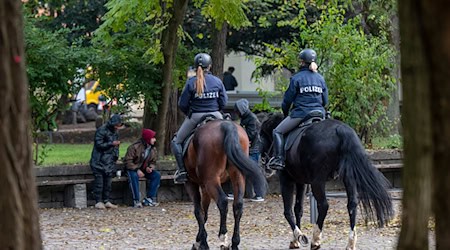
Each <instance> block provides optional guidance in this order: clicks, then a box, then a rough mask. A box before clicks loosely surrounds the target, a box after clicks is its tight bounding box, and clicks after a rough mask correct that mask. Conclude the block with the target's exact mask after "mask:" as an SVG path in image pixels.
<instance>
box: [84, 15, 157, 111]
mask: <svg viewBox="0 0 450 250" xmlns="http://www.w3.org/2000/svg"><path fill="white" fill-rule="evenodd" d="M127 26H128V28H127V32H116V33H113V34H109V35H108V36H109V37H110V38H111V40H109V41H102V40H100V39H96V40H95V42H94V47H95V48H96V52H97V53H95V55H94V56H93V57H92V65H93V66H94V68H95V69H96V71H97V72H98V77H99V78H100V82H101V86H102V88H103V90H104V91H105V92H106V93H107V95H108V96H109V97H110V98H111V99H112V98H116V99H117V101H118V104H119V105H118V106H116V107H115V109H116V110H114V113H123V112H127V111H128V110H129V108H130V105H131V104H133V103H139V102H141V101H142V100H146V102H147V103H146V104H147V108H149V109H152V110H153V111H154V112H155V113H156V111H157V107H158V105H159V103H160V100H161V96H160V89H161V67H160V65H156V64H154V63H151V61H152V59H151V56H150V55H149V54H146V50H147V48H148V46H149V44H151V42H152V38H153V36H154V32H153V30H152V27H151V26H149V25H144V24H137V23H134V22H130V23H128V24H127Z"/></svg>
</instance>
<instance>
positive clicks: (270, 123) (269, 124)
mask: <svg viewBox="0 0 450 250" xmlns="http://www.w3.org/2000/svg"><path fill="white" fill-rule="evenodd" d="M283 119H284V115H283V114H282V113H280V112H276V113H268V114H267V115H266V117H265V118H263V119H262V124H261V132H260V134H263V133H264V134H266V135H267V136H268V137H269V138H272V131H273V130H274V129H275V128H276V127H277V126H278V124H280V122H281V121H282V120H283Z"/></svg>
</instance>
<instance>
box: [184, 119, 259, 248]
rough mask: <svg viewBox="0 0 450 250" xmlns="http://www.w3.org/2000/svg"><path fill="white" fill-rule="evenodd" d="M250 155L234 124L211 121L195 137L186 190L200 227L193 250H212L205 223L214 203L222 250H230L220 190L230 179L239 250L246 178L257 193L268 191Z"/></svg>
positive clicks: (244, 137)
mask: <svg viewBox="0 0 450 250" xmlns="http://www.w3.org/2000/svg"><path fill="white" fill-rule="evenodd" d="M248 151H249V140H248V137H247V134H246V132H245V130H244V129H243V128H242V127H241V126H239V125H237V124H236V123H234V122H232V121H226V120H214V121H210V122H208V123H206V124H204V125H202V126H201V127H199V128H198V129H197V131H196V132H195V133H194V136H193V139H192V140H191V142H190V143H189V146H188V150H187V154H186V155H185V157H184V163H185V166H186V170H187V172H188V176H189V180H188V182H186V184H185V187H186V190H187V192H188V193H189V196H190V197H191V199H192V201H193V202H194V214H195V218H196V219H197V222H198V226H199V230H198V233H197V237H196V242H195V243H194V245H193V246H192V249H209V246H208V243H207V233H206V229H205V223H206V221H207V219H208V208H209V205H210V202H211V200H214V201H215V202H216V204H217V207H218V209H219V211H220V228H219V240H220V241H221V246H220V248H221V249H229V246H230V244H229V242H228V238H227V225H226V220H227V213H228V199H227V195H226V194H225V192H224V191H223V189H222V186H221V184H222V183H224V182H225V181H226V180H227V179H228V177H229V178H230V179H231V183H232V187H233V194H234V202H233V215H234V231H233V237H232V241H231V248H232V249H238V245H239V243H240V233H239V226H240V220H241V217H242V213H243V197H244V191H245V177H247V178H249V179H251V180H252V182H253V185H254V188H255V190H264V191H265V190H266V185H267V183H266V180H265V177H264V174H263V173H262V171H260V168H259V167H258V166H257V164H256V163H255V162H254V161H252V160H251V159H250V158H249V157H248ZM244 176H245V177H244ZM262 193H264V192H262Z"/></svg>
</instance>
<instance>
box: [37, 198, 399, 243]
mask: <svg viewBox="0 0 450 250" xmlns="http://www.w3.org/2000/svg"><path fill="white" fill-rule="evenodd" d="M329 203H330V209H329V213H328V216H327V219H326V221H325V228H324V232H323V237H322V249H344V248H345V246H346V243H347V237H348V227H349V226H348V225H349V222H348V215H347V210H346V199H342V198H330V199H329ZM394 205H395V209H396V211H397V212H396V213H397V215H396V218H395V219H394V220H393V221H392V223H390V225H389V226H387V227H385V228H382V229H377V228H374V227H373V226H369V227H365V226H363V225H361V224H362V219H361V216H358V219H359V220H358V222H359V223H358V226H357V233H358V242H357V248H358V249H395V246H396V242H397V236H398V234H399V232H400V225H399V218H400V215H399V214H400V213H399V212H398V211H399V210H400V209H399V206H400V201H399V200H396V201H394ZM282 211H283V210H282V203H281V197H279V196H270V197H268V198H267V199H266V201H265V202H263V203H254V202H245V203H244V215H243V218H242V220H241V244H240V245H239V246H240V249H288V246H289V241H290V239H291V237H292V233H291V230H290V229H289V226H288V224H287V222H286V220H285V219H284V217H283V213H282ZM304 211H305V213H304V217H303V220H302V221H303V226H302V227H303V228H302V229H303V231H306V232H307V233H308V237H309V238H310V237H311V232H312V225H311V224H310V223H309V205H308V203H307V202H306V203H305V210H304ZM40 212H41V229H42V238H43V244H44V248H45V249H190V248H191V246H192V243H193V242H194V240H195V236H196V233H197V222H196V220H195V218H194V215H193V206H192V204H191V203H190V202H170V203H162V204H160V206H158V207H146V208H140V209H135V208H132V207H119V208H118V209H116V210H107V211H100V210H96V209H94V208H92V207H91V208H87V209H81V210H79V209H68V208H65V209H42V210H41V211H40ZM232 226H233V218H232V207H231V204H230V205H229V212H228V230H229V237H230V238H231V233H232ZM218 229H219V213H218V210H217V208H216V206H215V204H211V206H210V208H209V221H208V225H207V230H208V243H209V246H210V248H211V249H219V243H218V240H217V234H218ZM302 249H309V247H306V248H302Z"/></svg>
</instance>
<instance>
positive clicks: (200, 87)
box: [195, 66, 205, 96]
mask: <svg viewBox="0 0 450 250" xmlns="http://www.w3.org/2000/svg"><path fill="white" fill-rule="evenodd" d="M204 86H205V75H204V73H203V69H202V67H201V66H198V68H197V80H196V81H195V89H196V90H197V95H199V96H200V95H202V94H203V91H204Z"/></svg>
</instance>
